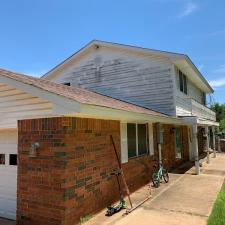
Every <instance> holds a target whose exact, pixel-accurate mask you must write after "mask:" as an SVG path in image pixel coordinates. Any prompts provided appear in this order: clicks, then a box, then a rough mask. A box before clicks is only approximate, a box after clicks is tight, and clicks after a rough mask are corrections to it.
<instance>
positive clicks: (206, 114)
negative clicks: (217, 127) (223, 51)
mask: <svg viewBox="0 0 225 225" xmlns="http://www.w3.org/2000/svg"><path fill="white" fill-rule="evenodd" d="M176 111H177V115H178V116H197V117H199V118H203V119H207V120H212V121H216V113H215V112H214V111H212V110H211V109H209V108H208V107H206V106H204V105H203V104H201V103H199V102H197V101H195V100H194V99H192V98H181V97H177V102H176Z"/></svg>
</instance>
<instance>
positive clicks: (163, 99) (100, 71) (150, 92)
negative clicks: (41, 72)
mask: <svg viewBox="0 0 225 225" xmlns="http://www.w3.org/2000/svg"><path fill="white" fill-rule="evenodd" d="M172 68H173V66H172V64H171V62H169V60H168V59H166V58H165V57H160V56H156V55H154V56H153V55H148V56H146V55H141V54H137V53H130V52H126V51H122V50H114V49H107V48H104V47H101V48H99V49H98V50H92V51H90V52H89V53H87V54H86V55H85V56H83V58H81V59H80V60H78V61H76V62H73V63H71V65H70V66H68V67H67V68H65V69H63V70H62V71H61V72H60V71H59V72H58V74H57V76H55V77H54V78H53V79H51V80H52V81H54V82H56V83H66V82H70V83H71V86H76V87H81V88H85V89H88V90H91V91H95V92H98V93H101V94H104V95H107V96H111V97H113V98H117V99H121V100H124V101H127V102H130V103H134V104H137V105H140V106H144V107H146V108H150V109H154V110H157V111H160V112H163V113H166V114H169V115H175V107H174V104H173V103H174V102H173V99H174V96H173V77H172Z"/></svg>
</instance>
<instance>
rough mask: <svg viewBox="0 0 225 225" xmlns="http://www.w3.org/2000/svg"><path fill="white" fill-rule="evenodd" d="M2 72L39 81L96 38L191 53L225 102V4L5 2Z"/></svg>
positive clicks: (0, 22) (194, 0)
mask: <svg viewBox="0 0 225 225" xmlns="http://www.w3.org/2000/svg"><path fill="white" fill-rule="evenodd" d="M0 8H1V13H0V28H1V32H0V67H2V68H5V69H9V70H13V71H17V72H22V73H27V74H30V75H35V76H40V75H42V74H44V73H45V72H47V71H48V70H50V69H51V68H52V67H54V66H55V65H56V64H58V63H59V62H61V61H62V60H64V59H65V58H66V57H68V56H69V55H71V54H72V53H74V52H75V51H77V50H78V49H79V48H81V47H82V46H83V45H85V44H86V43H87V42H89V41H91V40H92V39H100V40H105V41H112V42H118V43H124V44H131V45H137V46H141V47H147V48H153V49H160V50H167V51H174V52H180V53H185V54H188V55H189V56H190V57H191V59H192V60H193V62H194V63H195V65H196V66H197V67H198V68H199V70H200V71H201V72H202V74H203V75H204V76H205V77H206V79H207V80H208V81H210V82H211V84H212V85H213V87H214V89H215V94H214V96H213V98H214V99H215V101H218V102H220V103H225V13H224V11H225V1H222V0H220V1H215V0H214V1H213V0H107V1H106V0H7V1H1V3H0Z"/></svg>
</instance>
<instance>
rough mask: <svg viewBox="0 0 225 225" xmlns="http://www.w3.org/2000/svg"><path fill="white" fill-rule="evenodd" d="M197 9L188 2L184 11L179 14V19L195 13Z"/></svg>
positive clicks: (193, 4) (195, 5)
mask: <svg viewBox="0 0 225 225" xmlns="http://www.w3.org/2000/svg"><path fill="white" fill-rule="evenodd" d="M197 9H198V6H197V4H195V3H193V2H192V1H188V3H187V4H186V6H185V9H184V11H183V12H181V13H180V15H179V17H180V18H181V17H186V16H189V15H190V14H192V13H193V12H195V11H196V10H197Z"/></svg>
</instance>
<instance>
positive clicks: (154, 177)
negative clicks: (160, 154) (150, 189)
mask: <svg viewBox="0 0 225 225" xmlns="http://www.w3.org/2000/svg"><path fill="white" fill-rule="evenodd" d="M159 182H160V181H159V179H158V174H157V173H153V174H152V183H153V186H154V187H156V188H157V187H159Z"/></svg>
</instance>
